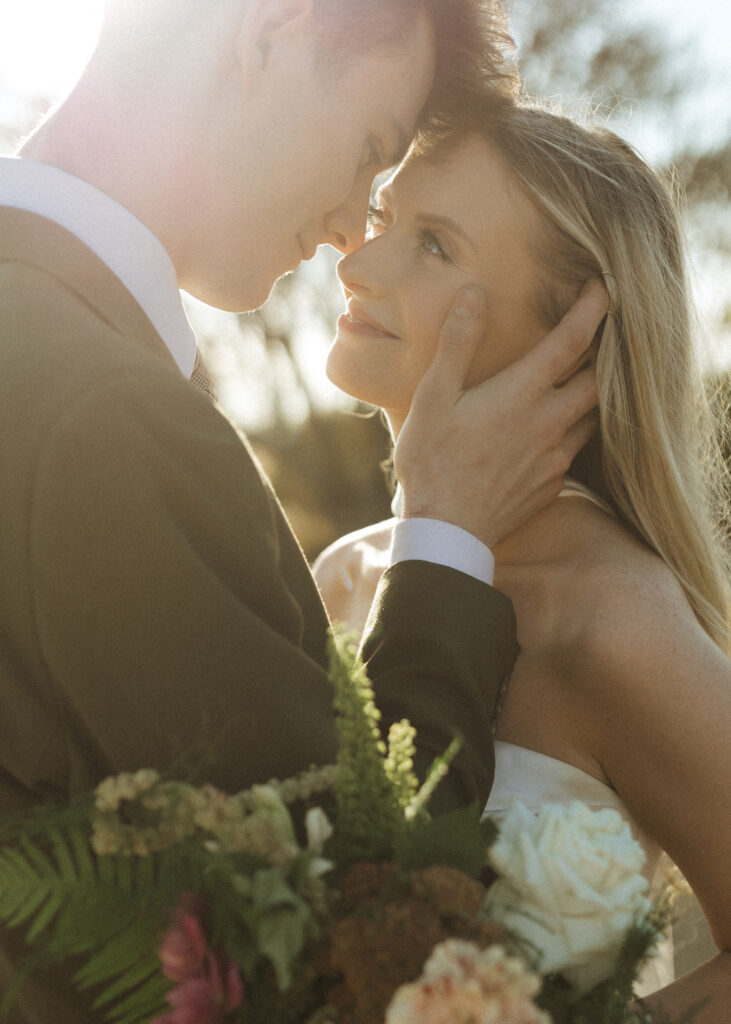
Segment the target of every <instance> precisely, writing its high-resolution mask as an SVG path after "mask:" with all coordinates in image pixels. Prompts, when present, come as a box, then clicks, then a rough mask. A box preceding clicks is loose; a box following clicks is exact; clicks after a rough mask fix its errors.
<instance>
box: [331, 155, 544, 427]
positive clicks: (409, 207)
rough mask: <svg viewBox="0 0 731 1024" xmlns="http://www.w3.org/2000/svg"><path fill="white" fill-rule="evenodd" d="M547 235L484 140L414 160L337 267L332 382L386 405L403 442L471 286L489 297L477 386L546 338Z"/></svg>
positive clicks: (381, 195) (473, 374)
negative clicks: (453, 313) (457, 301)
mask: <svg viewBox="0 0 731 1024" xmlns="http://www.w3.org/2000/svg"><path fill="white" fill-rule="evenodd" d="M540 231H541V225H540V220H539V216H538V213H537V211H536V210H535V208H534V206H533V205H532V203H531V202H530V200H529V199H528V198H527V197H526V196H525V194H524V193H523V192H522V191H521V189H520V187H519V186H518V184H517V183H516V182H515V180H514V179H513V177H512V175H511V173H510V171H509V170H508V168H507V167H506V166H505V165H504V163H503V161H502V160H501V158H500V157H499V156H498V155H497V153H495V152H494V151H493V150H492V149H491V147H490V146H489V145H488V144H487V143H486V142H484V140H482V139H481V138H479V137H477V136H469V137H467V138H466V139H465V140H464V141H463V142H460V144H459V145H458V147H457V148H455V149H454V150H453V151H451V152H449V153H448V154H447V155H445V156H442V157H440V159H439V160H438V161H430V160H428V159H424V158H421V159H418V158H417V159H411V160H406V161H405V162H404V163H403V164H402V165H401V166H400V167H399V168H398V170H397V171H396V173H395V174H394V175H393V177H392V178H391V179H390V180H389V181H388V182H387V183H386V184H385V185H384V186H383V187H382V188H381V189H380V190H379V192H378V193H377V196H376V202H375V209H374V210H373V211H372V214H371V224H370V229H369V233H368V237H367V240H366V242H365V244H364V245H363V246H362V247H361V248H359V249H357V250H356V251H354V252H352V253H350V254H349V255H348V256H345V257H344V258H343V259H342V260H341V261H340V263H339V264H338V276H339V277H340V280H341V281H342V283H343V289H344V292H345V298H346V301H347V307H348V308H347V312H346V313H344V314H343V315H342V316H341V317H340V319H339V320H338V327H337V334H336V337H335V340H334V342H333V345H332V347H331V349H330V353H329V356H328V362H327V373H328V376H329V378H330V380H332V381H333V383H335V384H336V385H337V386H338V387H340V388H342V390H343V391H347V392H348V393H349V394H351V395H353V396H354V397H356V398H359V399H361V400H362V401H364V402H369V403H371V404H372V405H380V406H381V407H382V408H383V409H384V410H385V411H386V413H387V415H388V417H389V420H390V422H391V427H392V429H393V430H394V432H395V433H398V431H399V430H400V428H401V425H402V424H403V421H404V419H405V418H406V415H407V413H408V410H409V406H410V404H411V398H412V396H413V393H414V389H415V388H416V386H417V384H418V383H419V381H420V380H421V377H422V375H423V374H424V372H425V370H426V369H427V367H428V366H429V364H430V363H431V361H432V359H433V357H434V354H435V351H436V346H437V341H438V338H439V332H440V329H441V326H442V323H443V321H444V318H445V316H446V315H447V313H448V311H449V309H450V308H451V305H452V302H453V301H454V298H455V296H456V294H457V292H458V290H459V289H460V287H461V286H462V285H464V284H466V283H468V282H473V283H477V284H478V285H480V286H481V287H482V289H483V290H484V292H485V295H486V297H487V329H486V332H485V336H484V338H483V340H482V342H481V343H480V347H479V349H478V352H477V354H476V356H475V359H474V362H473V364H472V367H471V369H470V373H469V376H468V383H475V382H476V381H479V380H483V379H485V378H486V377H488V376H492V375H493V374H495V373H497V372H498V371H499V370H502V369H503V368H504V367H505V366H507V365H508V364H509V363H511V362H513V361H514V360H515V359H517V358H518V357H519V356H521V355H522V354H523V353H524V352H526V351H527V350H528V349H529V348H531V347H532V346H533V345H534V344H535V343H536V342H537V341H538V340H539V339H540V338H541V337H542V336H543V335H544V334H545V333H546V328H545V326H543V325H542V324H541V322H540V320H539V318H538V315H537V314H536V313H535V312H534V310H533V305H534V302H533V295H534V292H535V288H536V282H537V275H538V261H537V257H536V256H535V249H536V240H537V238H538V237H539V232H540Z"/></svg>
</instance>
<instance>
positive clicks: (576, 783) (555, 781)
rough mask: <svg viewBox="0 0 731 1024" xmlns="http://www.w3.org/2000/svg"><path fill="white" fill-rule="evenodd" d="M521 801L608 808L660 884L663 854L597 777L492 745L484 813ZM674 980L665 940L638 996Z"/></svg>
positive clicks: (496, 814)
mask: <svg viewBox="0 0 731 1024" xmlns="http://www.w3.org/2000/svg"><path fill="white" fill-rule="evenodd" d="M513 800H520V802H521V803H522V804H524V805H525V806H526V807H527V808H529V809H530V810H536V811H538V810H539V808H541V807H542V806H543V805H544V804H565V803H571V802H572V801H574V800H581V801H582V802H583V803H585V804H587V805H588V806H589V807H591V808H594V809H596V810H599V809H603V808H607V807H608V808H611V809H612V810H615V811H617V812H618V813H619V814H620V815H621V816H622V817H623V818H624V819H625V821H626V822H627V823H628V824H629V826H630V829H631V831H632V834H633V836H634V837H635V839H637V841H638V842H639V843H641V844H642V846H643V847H644V850H645V853H646V854H647V863H646V865H645V872H644V873H645V875H646V877H647V879H648V881H649V882H650V886H651V892H652V887H653V883H654V884H657V883H658V882H659V880H660V879H659V875H660V871H659V864H660V857H661V854H662V851H661V850H660V847H659V846H658V845H657V844H656V843H654V842H653V841H652V840H651V839H650V838H649V837H648V836H646V835H644V834H643V833H642V831H641V830H640V829H639V827H638V826H637V824H636V822H635V821H634V820H633V818H632V816H631V814H630V813H629V811H628V810H627V808H626V807H625V805H624V804H623V803H622V801H621V800H620V798H619V796H618V795H617V793H616V792H615V791H614V790H613V789H611V788H610V787H609V786H606V785H605V784H604V783H603V782H600V781H599V779H595V778H593V776H591V775H588V774H587V773H586V772H584V771H582V770H581V769H580V768H575V767H574V766H573V765H571V764H567V763H566V762H565V761H559V760H557V759H556V758H555V757H549V756H548V755H547V754H541V753H539V752H538V751H537V750H529V749H528V748H527V747H520V746H517V745H516V744H514V743H506V742H504V741H503V740H496V741H495V781H494V783H493V787H492V791H491V793H490V797H489V799H488V801H487V804H486V805H485V811H484V814H485V815H486V816H489V817H494V818H500V817H501V816H502V815H503V814H504V813H505V812H506V811H507V809H508V807H509V806H510V803H511V801H513ZM672 980H673V951H672V943H671V941H670V940H669V939H666V940H663V942H662V943H661V945H660V947H659V949H658V953H657V955H656V956H655V957H653V959H652V960H651V961H650V962H649V963H648V964H647V966H646V967H645V970H644V971H643V974H642V978H641V980H640V983H639V985H638V989H637V990H638V994H639V995H648V994H649V993H650V992H654V991H655V990H656V989H658V988H661V987H663V986H664V985H668V984H669V983H670V982H671V981H672Z"/></svg>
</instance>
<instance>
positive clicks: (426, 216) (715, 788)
mask: <svg viewBox="0 0 731 1024" xmlns="http://www.w3.org/2000/svg"><path fill="white" fill-rule="evenodd" d="M338 274H339V277H340V279H341V281H342V284H343V287H344V292H345V296H346V298H347V312H346V313H344V314H343V315H342V316H341V317H340V320H339V321H338V329H337V335H336V338H335V341H334V343H333V345H332V349H331V351H330V355H329V360H328V374H329V376H330V378H331V380H333V381H334V382H335V383H336V384H337V385H338V386H339V387H341V388H342V389H344V390H345V391H347V392H349V393H350V394H352V395H354V396H356V397H357V398H359V399H362V400H363V401H366V402H369V403H372V404H373V405H378V406H381V408H382V409H383V410H384V412H385V415H386V417H387V419H388V422H389V425H390V428H391V431H392V433H393V435H394V437H397V436H398V434H399V431H400V430H401V428H402V426H403V424H404V421H405V420H406V418H407V416H408V414H409V408H410V404H411V399H412V396H413V394H414V391H415V388H416V386H417V384H418V382H419V381H420V379H421V378H422V376H423V375H424V373H425V371H426V370H427V368H428V367H429V365H430V362H431V359H432V356H433V354H434V349H435V346H436V341H437V334H438V325H439V324H441V322H442V320H443V317H444V315H445V313H446V311H447V309H448V308H449V306H450V304H451V302H452V299H453V297H454V294H455V293H456V292H457V291H458V290H459V289H460V288H461V287H462V286H463V285H465V284H471V285H472V286H473V287H475V286H476V288H477V289H478V294H479V296H481V298H480V299H479V301H480V302H481V304H482V315H483V316H484V340H483V342H482V343H481V346H480V348H479V350H478V352H477V355H476V357H475V358H474V361H473V363H472V365H471V367H470V371H469V373H468V380H467V382H468V383H474V382H476V381H479V380H480V379H483V378H486V377H488V376H490V377H492V376H494V375H496V374H499V373H500V371H501V370H502V369H504V368H505V367H506V366H507V365H508V364H510V363H511V362H512V361H514V360H515V359H517V358H518V357H519V356H521V355H522V354H523V353H524V352H525V351H527V350H528V349H529V348H531V347H532V346H533V345H534V344H535V343H536V342H537V341H538V340H539V339H540V338H541V337H542V336H544V335H545V334H546V332H547V330H548V329H550V328H551V327H553V326H554V325H555V324H556V323H557V322H558V321H559V319H560V318H561V316H562V314H563V313H564V312H565V311H566V310H567V309H568V308H569V307H570V306H571V304H572V302H573V301H574V300H575V298H576V296H577V294H578V292H579V290H580V289H581V286H582V284H583V283H584V282H585V281H586V280H588V279H590V278H594V277H598V276H602V277H603V279H604V281H605V284H606V287H607V290H608V292H609V294H610V299H611V311H610V313H609V314H608V316H607V317H606V320H605V322H604V324H603V326H602V327H601V328H600V330H599V331H598V332H597V336H596V337H595V339H594V343H593V346H592V358H593V359H594V361H595V363H596V373H597V380H598V387H599V395H600V403H599V407H600V420H601V427H600V430H599V433H598V435H597V436H596V437H595V438H594V439H593V440H592V441H591V442H590V443H589V445H588V446H587V448H585V449H584V451H583V452H582V453H581V454H580V456H579V457H578V458H577V459H576V461H575V462H574V464H573V466H572V469H571V473H570V476H569V477H568V478H567V479H566V482H565V488H564V490H563V492H562V494H561V496H560V497H559V498H558V499H557V500H555V501H554V502H553V504H552V505H550V506H549V507H548V508H547V509H546V510H545V511H543V512H541V513H540V514H539V515H537V516H535V517H534V518H533V519H531V520H530V521H529V522H528V523H527V524H526V525H525V526H523V527H522V528H521V529H520V530H518V531H517V532H515V533H514V534H512V535H511V536H509V537H507V538H506V539H505V540H504V541H502V542H501V543H500V544H499V545H498V546H497V547H496V548H495V550H494V555H495V560H496V572H495V585H496V586H497V587H498V588H499V589H501V590H502V591H504V592H505V593H506V594H508V595H509V596H510V598H511V599H512V601H513V603H514V606H515V610H516V614H517V618H518V634H519V641H520V655H519V657H518V660H517V662H516V665H515V669H514V672H513V674H512V677H511V678H510V680H509V683H508V685H507V687H506V689H505V692H504V696H503V699H502V705H501V708H500V710H499V714H498V718H497V723H496V731H495V741H496V766H497V768H496V778H495V786H494V789H493V791H492V795H491V797H490V801H489V802H488V805H487V809H486V810H487V813H492V814H499V813H500V812H501V810H504V808H505V806H506V803H507V802H508V800H509V799H510V798H511V797H512V796H519V797H520V798H521V799H522V800H523V802H524V803H526V804H529V805H534V806H535V805H538V804H540V803H541V802H544V801H556V800H559V801H561V800H570V799H583V800H585V801H586V802H588V803H590V804H593V805H598V806H612V807H615V808H617V809H619V810H620V812H621V813H623V814H624V816H625V817H627V818H628V819H629V820H630V821H631V822H632V824H633V827H634V828H635V831H636V833H637V834H638V835H639V837H640V838H641V839H642V841H643V843H644V845H645V847H646V849H647V850H648V854H649V857H650V867H652V866H653V865H654V864H656V863H657V859H658V856H659V853H660V851H661V850H664V851H666V852H667V854H668V855H669V856H670V857H671V858H672V860H673V861H674V862H675V863H676V864H677V865H678V866H679V868H680V869H681V871H682V872H683V874H684V875H685V877H686V878H687V879H688V881H689V882H690V884H691V885H692V887H693V889H694V891H695V893H696V895H697V897H698V900H699V901H700V903H701V906H702V907H703V909H704V913H705V915H706V918H707V920H708V922H709V925H710V929H711V933H712V936H713V939H714V942H715V944H716V945H717V947H718V950H719V952H718V953H717V954H716V955H715V956H712V957H711V959H709V960H708V961H707V962H706V963H704V964H703V965H702V966H701V967H699V968H697V969H696V970H695V971H693V972H691V973H690V974H687V975H685V976H684V977H682V978H680V979H678V980H677V981H675V982H673V983H671V984H665V985H664V987H662V988H661V990H660V991H658V992H656V993H655V994H654V995H652V996H650V998H649V999H648V1000H647V1005H648V1008H650V1009H658V1008H663V1009H664V1010H665V1011H666V1012H667V1013H668V1015H669V1016H670V1019H671V1020H675V1019H677V1018H679V1017H680V1016H681V1015H682V1014H683V1013H684V1012H685V1011H686V1010H687V1009H688V1008H689V1007H691V1006H693V1005H694V1004H696V1003H697V1002H698V1001H700V1000H703V999H706V1003H705V1005H704V1006H703V1007H702V1009H701V1010H699V1011H698V1012H697V1014H696V1015H695V1016H694V1017H693V1018H692V1019H693V1022H694V1024H723V1022H726V1024H728V1021H729V1006H731V952H729V951H730V950H731V871H730V870H729V863H731V861H730V860H729V851H730V850H731V809H730V805H731V801H730V799H729V797H730V792H729V780H731V664H730V663H729V660H728V658H727V654H726V652H727V651H728V649H729V629H728V613H729V596H728V588H727V562H726V560H725V558H726V556H725V553H724V548H723V544H722V542H721V540H720V537H721V530H720V522H721V520H722V518H723V503H722V497H723V495H722V491H723V488H722V487H721V484H722V482H723V481H724V469H723V467H722V463H721V461H720V457H719V455H718V444H717V442H715V441H714V433H713V429H712V424H711V422H710V416H709V410H708V407H707V404H706V402H705V400H704V394H703V388H702V384H701V380H700V375H699V372H698V369H697V367H696V363H695V357H694V348H693V342H692V337H691V311H690V308H689V299H688V288H687V283H686V277H685V269H684V257H683V245H682V233H681V229H680V226H679V220H678V214H677V212H676V209H675V207H674V205H673V201H672V199H671V197H670V195H669V192H668V190H667V189H666V187H665V185H664V184H663V183H662V182H661V181H660V180H659V179H658V177H657V176H656V175H655V174H654V172H653V171H652V170H650V169H649V168H648V167H647V166H646V165H645V164H644V163H643V162H642V161H641V160H640V159H639V157H638V156H637V155H636V154H635V153H634V151H633V150H632V149H631V148H630V147H629V146H628V145H626V144H625V143H624V142H622V141H621V140H620V139H619V138H618V137H616V136H615V135H614V134H612V133H611V132H609V131H608V130H606V129H600V128H585V127H581V126H579V125H577V124H576V123H574V122H572V121H571V120H569V119H567V118H564V117H562V116H560V115H557V114H554V113H550V112H547V111H545V110H542V109H540V108H538V107H533V106H529V105H525V106H520V107H517V108H516V107H506V108H505V109H504V110H501V111H494V110H491V111H481V110H478V109H476V110H473V111H469V112H466V113H465V117H464V124H463V125H460V128H459V129H454V130H452V131H451V133H450V134H449V135H448V136H447V137H443V138H440V139H432V140H430V141H429V140H424V141H423V142H422V143H421V144H420V146H417V147H416V148H414V149H413V150H412V152H411V153H410V154H409V155H408V156H407V158H406V159H405V160H404V162H403V163H402V164H401V166H400V167H399V168H398V169H397V170H396V172H395V174H394V175H393V176H392V177H391V178H390V180H389V181H388V182H387V183H386V184H385V185H384V186H383V187H382V188H381V189H380V190H379V192H378V193H377V199H376V205H375V208H374V209H373V210H372V213H371V218H370V230H369V233H368V238H367V240H366V243H365V245H363V246H362V247H361V248H360V249H357V250H356V251H354V252H352V253H350V254H349V255H347V256H345V257H344V258H343V259H342V260H341V262H340V264H339V267H338ZM396 469H397V471H398V470H399V469H401V471H402V472H403V471H404V470H403V467H402V466H399V465H398V464H397V466H396ZM394 521H395V520H390V521H388V522H385V523H382V524H378V525H376V526H373V527H369V528H367V529H365V530H361V531H359V532H358V533H355V534H351V535H349V536H348V537H345V538H343V539H342V540H340V541H338V542H337V543H336V544H334V545H333V546H332V547H331V548H329V549H328V550H327V551H326V552H324V553H323V554H322V555H321V556H320V558H319V559H318V561H317V563H316V566H315V572H316V577H317V579H318V582H319V585H320V587H321V589H322V593H323V597H324V599H325V602H326V604H327V606H328V609H329V611H330V615H331V618H332V619H333V620H336V621H341V622H345V623H347V624H348V626H350V627H351V628H355V629H361V628H362V626H363V620H364V617H365V615H366V613H367V609H368V607H369V605H370V601H371V597H372V595H373V591H374V588H375V586H376V583H377V581H378V578H379V576H380V574H381V572H382V570H383V568H384V567H385V566H386V564H387V553H388V548H389V545H390V540H391V531H392V526H393V523H394ZM490 742H492V741H491V738H490V737H485V743H486V745H487V744H488V743H490ZM665 980H666V981H667V980H668V979H665ZM657 984H658V982H657V981H656V985H657Z"/></svg>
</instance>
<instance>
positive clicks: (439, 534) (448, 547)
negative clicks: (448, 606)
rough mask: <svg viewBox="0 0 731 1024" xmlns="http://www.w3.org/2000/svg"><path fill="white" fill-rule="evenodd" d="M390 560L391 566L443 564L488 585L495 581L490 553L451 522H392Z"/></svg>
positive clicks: (423, 519)
mask: <svg viewBox="0 0 731 1024" xmlns="http://www.w3.org/2000/svg"><path fill="white" fill-rule="evenodd" d="M390 560H391V564H392V565H393V564H394V563H396V562H406V561H412V560H417V561H422V562H432V563H434V564H435V565H444V566H447V567H448V568H450V569H457V570H458V571H459V572H463V573H466V574H467V575H468V576H473V577H474V578H475V579H478V580H481V581H482V582H483V583H487V584H489V585H492V582H493V580H494V578H495V559H494V557H493V554H492V551H490V549H489V548H488V547H487V546H486V545H485V544H483V543H482V541H480V540H478V539H477V537H475V536H474V534H471V533H469V532H468V531H467V530H463V529H462V528H461V527H460V526H455V525H454V523H445V522H443V521H442V520H440V519H431V518H427V517H423V516H413V517H411V518H409V519H400V520H399V522H397V523H396V525H395V527H394V531H393V539H392V541H391V559H390Z"/></svg>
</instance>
